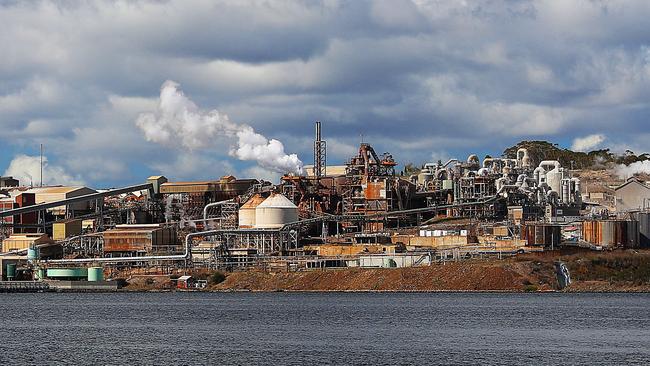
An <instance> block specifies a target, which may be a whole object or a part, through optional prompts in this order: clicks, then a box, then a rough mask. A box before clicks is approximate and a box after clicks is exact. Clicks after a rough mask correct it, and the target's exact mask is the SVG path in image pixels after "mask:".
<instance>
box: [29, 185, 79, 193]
mask: <svg viewBox="0 0 650 366" xmlns="http://www.w3.org/2000/svg"><path fill="white" fill-rule="evenodd" d="M84 188H86V187H82V186H57V187H35V188H30V189H28V190H26V191H25V192H21V193H70V192H74V191H78V190H80V189H84Z"/></svg>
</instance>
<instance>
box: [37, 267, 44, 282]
mask: <svg viewBox="0 0 650 366" xmlns="http://www.w3.org/2000/svg"><path fill="white" fill-rule="evenodd" d="M36 277H37V278H38V279H39V280H43V279H45V269H43V268H39V269H38V270H37V271H36Z"/></svg>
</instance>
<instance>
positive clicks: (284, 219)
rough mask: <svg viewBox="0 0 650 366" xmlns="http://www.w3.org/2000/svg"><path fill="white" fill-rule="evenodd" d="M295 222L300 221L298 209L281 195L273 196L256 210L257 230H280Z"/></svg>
mask: <svg viewBox="0 0 650 366" xmlns="http://www.w3.org/2000/svg"><path fill="white" fill-rule="evenodd" d="M294 221H298V207H297V206H296V205H294V204H293V202H291V201H290V200H289V199H288V198H287V197H285V196H283V195H281V194H273V195H271V196H270V197H269V198H267V199H266V200H264V202H262V203H260V204H259V205H257V207H256V208H255V227H256V228H259V229H279V228H281V227H282V226H284V224H287V223H289V222H294Z"/></svg>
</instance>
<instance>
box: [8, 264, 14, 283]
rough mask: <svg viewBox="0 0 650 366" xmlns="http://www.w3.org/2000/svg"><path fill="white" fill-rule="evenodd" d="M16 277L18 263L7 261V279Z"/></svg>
mask: <svg viewBox="0 0 650 366" xmlns="http://www.w3.org/2000/svg"><path fill="white" fill-rule="evenodd" d="M15 277H16V264H15V263H7V279H8V280H12V279H14V278H15Z"/></svg>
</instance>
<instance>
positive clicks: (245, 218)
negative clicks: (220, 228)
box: [239, 194, 264, 228]
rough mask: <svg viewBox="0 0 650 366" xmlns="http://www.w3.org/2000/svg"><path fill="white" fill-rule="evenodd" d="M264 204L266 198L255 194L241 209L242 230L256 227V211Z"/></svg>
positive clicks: (240, 221) (240, 222)
mask: <svg viewBox="0 0 650 366" xmlns="http://www.w3.org/2000/svg"><path fill="white" fill-rule="evenodd" d="M262 202H264V197H262V196H260V195H259V194H255V195H254V196H253V197H251V198H249V199H248V201H246V203H244V204H243V205H242V206H241V207H240V208H239V227H240V228H251V227H254V226H255V209H256V208H257V206H258V205H259V204H260V203H262Z"/></svg>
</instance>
